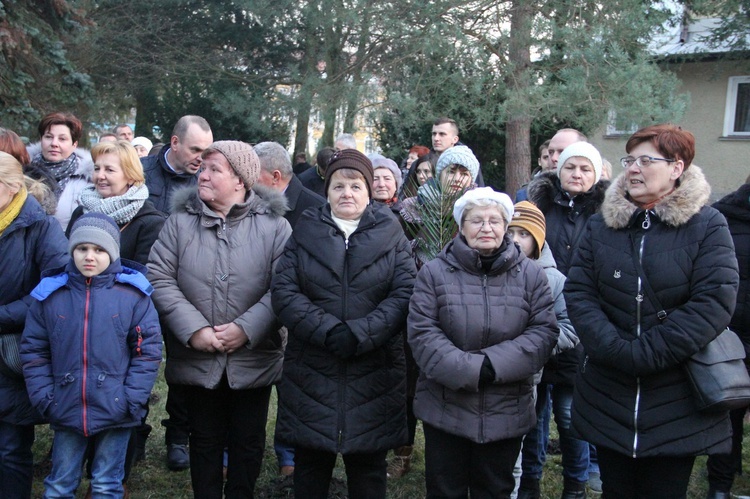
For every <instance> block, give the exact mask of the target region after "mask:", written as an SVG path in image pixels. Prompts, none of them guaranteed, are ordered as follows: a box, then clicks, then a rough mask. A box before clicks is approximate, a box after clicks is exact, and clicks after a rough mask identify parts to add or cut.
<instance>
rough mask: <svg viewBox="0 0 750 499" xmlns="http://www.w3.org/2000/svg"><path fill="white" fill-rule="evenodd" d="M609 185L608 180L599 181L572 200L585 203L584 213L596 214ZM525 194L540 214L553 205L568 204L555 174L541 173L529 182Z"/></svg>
mask: <svg viewBox="0 0 750 499" xmlns="http://www.w3.org/2000/svg"><path fill="white" fill-rule="evenodd" d="M609 185H610V182H609V180H606V179H601V180H599V182H597V183H595V184H594V185H593V186H592V187H591V189H589V190H588V192H585V193H583V194H579V195H578V196H576V197H575V198H574V199H575V202H576V204H580V203H586V204H587V208H586V209H585V210H584V211H585V212H591V213H594V212H596V211H597V209H598V208H599V206H600V205H601V204H602V203H603V202H604V196H605V194H606V192H607V188H608V187H609ZM526 193H527V195H528V197H529V201H531V202H532V203H534V204H535V205H536V207H537V208H539V209H540V210H541V211H542V213H547V212H548V211H549V210H550V208H552V205H554V204H555V203H558V204H566V205H567V204H568V203H567V199H568V197H567V195H566V194H564V193H563V190H562V187H561V186H560V178H559V177H558V176H557V173H555V172H541V173H540V174H539V175H537V176H536V177H535V178H534V179H533V180H532V181H531V182H529V186H528V188H527V189H526Z"/></svg>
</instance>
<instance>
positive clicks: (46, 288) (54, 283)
mask: <svg viewBox="0 0 750 499" xmlns="http://www.w3.org/2000/svg"><path fill="white" fill-rule="evenodd" d="M146 272H147V269H146V266H145V265H141V264H140V263H137V262H133V261H130V260H125V259H122V260H121V259H119V258H118V259H117V260H115V261H114V262H112V263H111V264H110V265H109V267H107V268H106V269H105V270H104V272H102V273H101V274H99V275H97V276H94V277H93V278H92V279H99V280H102V282H104V283H106V282H107V281H110V280H112V279H114V281H115V282H120V283H123V284H128V285H130V286H133V287H134V288H136V289H138V290H140V291H141V292H142V293H143V294H145V295H146V296H151V293H153V291H154V288H153V287H152V286H151V283H150V282H149V281H148V279H146ZM71 278H73V279H82V278H83V276H82V275H81V274H80V272H78V269H77V268H76V266H75V264H74V263H73V261H72V259H71V261H70V262H68V264H67V265H66V266H65V267H59V268H56V269H49V270H46V271H44V272H43V273H42V280H41V281H40V282H39V284H37V285H36V287H35V288H34V289H33V291H32V292H31V296H32V297H34V298H36V299H37V300H39V301H44V300H45V299H47V298H48V297H49V296H50V295H51V294H52V293H54V292H55V291H57V290H58V289H60V288H62V287H63V286H65V285H67V284H68V281H69V280H70V279H71Z"/></svg>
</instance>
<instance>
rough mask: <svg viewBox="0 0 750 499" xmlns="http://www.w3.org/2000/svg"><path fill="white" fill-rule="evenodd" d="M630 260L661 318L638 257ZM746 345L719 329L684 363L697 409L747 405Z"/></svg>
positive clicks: (749, 401) (749, 381) (663, 314)
mask: <svg viewBox="0 0 750 499" xmlns="http://www.w3.org/2000/svg"><path fill="white" fill-rule="evenodd" d="M633 262H634V263H635V268H636V270H637V271H638V274H639V275H640V276H641V284H642V286H643V289H644V291H645V292H646V294H647V295H648V297H649V299H650V300H651V302H653V304H654V305H655V306H656V307H657V308H659V309H661V310H659V312H657V314H656V316H657V317H658V319H659V320H660V321H663V320H664V319H666V318H667V312H666V310H664V307H662V306H661V303H660V302H659V299H658V298H657V297H656V294H655V293H654V292H653V290H652V289H651V286H650V285H649V283H648V279H647V278H646V273H645V272H644V271H643V267H641V262H640V261H639V260H638V257H636V256H635V255H633ZM744 359H745V347H744V346H743V345H742V341H741V340H740V338H739V336H737V334H736V333H735V332H734V331H732V330H731V329H729V328H726V329H725V330H724V331H722V332H721V333H720V334H719V335H718V336H717V337H716V338H714V339H713V340H711V341H710V342H709V343H708V344H707V345H706V346H704V347H703V348H702V349H701V350H700V351H698V352H697V353H695V354H693V355H692V357H690V358H689V359H687V360H686V361H685V363H684V370H685V375H686V376H687V378H688V381H689V382H690V387H691V388H692V391H693V401H694V402H695V405H696V407H697V408H698V410H699V411H705V412H723V411H729V410H732V409H741V408H743V407H747V406H748V405H750V375H748V373H747V368H746V367H745V362H744Z"/></svg>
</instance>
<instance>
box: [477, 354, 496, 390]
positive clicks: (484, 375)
mask: <svg viewBox="0 0 750 499" xmlns="http://www.w3.org/2000/svg"><path fill="white" fill-rule="evenodd" d="M493 381H495V368H494V367H492V362H490V358H489V357H487V356H486V355H485V356H484V360H483V361H482V369H481V370H480V371H479V382H480V383H492V382H493Z"/></svg>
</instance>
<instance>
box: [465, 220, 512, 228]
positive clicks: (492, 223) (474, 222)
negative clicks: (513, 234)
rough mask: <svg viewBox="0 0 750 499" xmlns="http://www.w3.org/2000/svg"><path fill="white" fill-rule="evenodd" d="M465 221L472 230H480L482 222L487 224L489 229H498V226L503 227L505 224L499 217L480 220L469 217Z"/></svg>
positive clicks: (482, 226)
mask: <svg viewBox="0 0 750 499" xmlns="http://www.w3.org/2000/svg"><path fill="white" fill-rule="evenodd" d="M466 223H467V224H469V227H471V228H472V229H474V230H482V229H483V228H484V224H487V225H489V226H490V229H492V230H495V229H499V228H500V227H503V226H504V225H505V221H504V220H501V219H499V218H490V219H489V220H482V219H481V218H470V219H468V220H466Z"/></svg>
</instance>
